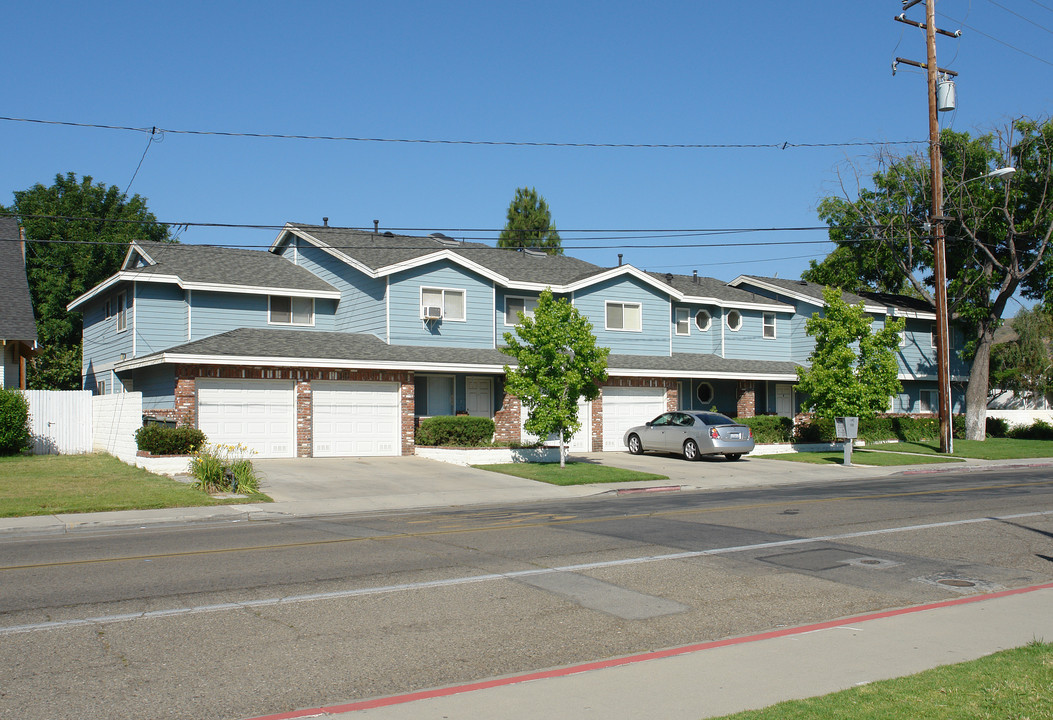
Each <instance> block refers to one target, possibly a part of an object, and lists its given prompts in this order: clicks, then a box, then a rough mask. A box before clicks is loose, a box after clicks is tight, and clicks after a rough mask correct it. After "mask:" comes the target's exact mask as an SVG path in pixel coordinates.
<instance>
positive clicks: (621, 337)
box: [574, 276, 672, 355]
mask: <svg viewBox="0 0 1053 720" xmlns="http://www.w3.org/2000/svg"><path fill="white" fill-rule="evenodd" d="M607 301H611V302H626V303H639V304H640V310H641V330H640V331H638V332H637V331H626V330H607V329H606V327H607V314H606V313H607V310H606V303H607ZM574 307H576V308H577V309H578V311H579V312H581V313H582V314H583V315H585V317H586V318H588V320H589V322H591V323H592V327H593V333H594V334H595V335H596V344H597V345H599V346H601V347H609V348H610V349H611V352H612V353H615V354H624V355H669V348H670V339H669V336H670V333H672V328H671V325H670V313H671V311H670V309H669V297H668V295H666V294H665V293H663V292H661V291H659V290H657V289H656V288H654V287H653V286H651V285H649V284H647V283H644V282H642V281H640V280H639V279H637V278H635V277H627V276H622V277H618V278H613V279H611V280H606V281H604V282H601V283H597V284H596V285H593V286H591V287H588V288H585V289H583V290H579V291H577V292H575V293H574Z"/></svg>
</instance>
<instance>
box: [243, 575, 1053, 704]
mask: <svg viewBox="0 0 1053 720" xmlns="http://www.w3.org/2000/svg"><path fill="white" fill-rule="evenodd" d="M1050 608H1053V583H1049V584H1046V585H1040V586H1034V587H1029V588H1020V589H1017V590H1007V591H1004V592H1000V593H992V594H990V595H979V596H970V597H963V598H957V599H954V600H948V601H945V602H941V603H932V604H929V605H922V606H917V607H910V608H903V609H900V610H890V611H883V612H876V613H872V614H870V615H862V616H856V617H849V618H842V619H840V620H835V621H831V622H826V623H819V624H815V625H808V626H803V627H795V628H787V629H783V630H777V631H774V632H768V633H763V634H760V635H754V636H749V637H742V638H731V639H729V640H720V641H716V642H712V643H704V644H701V645H697V646H689V647H685V648H672V649H668V650H663V651H657V652H653V653H647V654H643V655H637V656H632V657H627V658H615V659H612V660H607V661H599V662H595V663H589V664H586V665H579V666H571V667H566V668H556V669H552V670H547V671H542V672H536V673H529V674H525V675H519V676H513V677H505V678H495V679H492V680H486V681H482V682H477V683H471V684H467V685H460V686H454V687H448V688H438V689H435V690H429V691H423V692H418V693H412V694H408V695H401V696H394V697H388V698H377V699H373V700H366V701H362V702H355V703H348V704H345V705H340V706H332V707H325V708H312V709H305V710H299V711H295V712H290V713H280V714H276V715H268V716H266V717H265V718H257V719H256V720H291V719H292V718H307V717H340V718H346V719H347V720H350V719H351V718H363V719H364V720H429V719H431V718H435V719H436V720H438V719H440V718H442V719H444V720H469V719H471V720H476V719H477V718H492V717H501V718H502V720H534V719H535V718H539V717H544V718H550V719H551V720H563V719H566V720H571V719H575V720H577V719H579V718H602V719H603V720H635V719H636V718H642V717H661V718H663V720H698V719H699V718H709V717H719V716H721V715H726V714H729V713H735V712H740V711H742V710H751V709H759V708H763V707H767V706H769V705H773V704H775V703H778V702H782V701H784V700H793V699H799V698H806V697H815V696H819V695H825V694H827V693H831V692H835V691H837V690H843V689H846V688H851V687H854V686H857V685H862V684H866V683H871V682H875V681H877V680H884V679H888V678H894V677H901V676H905V675H911V674H914V673H917V672H921V671H922V670H927V669H929V668H933V667H938V666H940V665H948V664H952V663H959V662H964V661H967V660H974V659H976V658H979V657H982V656H984V655H989V654H991V653H993V652H997V651H999V650H1004V649H1008V648H1013V647H1020V646H1022V645H1026V644H1027V643H1029V642H1031V641H1032V640H1040V641H1046V642H1050V641H1053V612H1050Z"/></svg>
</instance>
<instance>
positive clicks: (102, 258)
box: [0, 173, 170, 390]
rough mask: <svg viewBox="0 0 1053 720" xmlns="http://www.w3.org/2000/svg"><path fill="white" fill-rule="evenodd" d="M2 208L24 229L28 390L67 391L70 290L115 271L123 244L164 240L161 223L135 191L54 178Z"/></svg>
mask: <svg viewBox="0 0 1053 720" xmlns="http://www.w3.org/2000/svg"><path fill="white" fill-rule="evenodd" d="M14 197H15V202H14V205H13V206H12V207H11V209H10V210H6V209H4V208H3V207H2V206H0V212H10V213H13V214H15V215H17V216H18V217H19V219H20V220H21V223H22V227H23V228H25V231H26V276H27V278H28V280H29V292H30V295H31V296H32V299H33V312H34V314H35V315H36V318H37V336H38V338H39V342H40V346H41V352H40V353H39V354H38V355H37V357H36V358H35V359H34V362H33V364H32V365H31V366H30V372H29V378H28V380H29V386H30V387H31V388H34V389H53V390H73V389H78V388H79V387H80V380H81V369H80V364H81V351H80V343H81V318H80V314H79V313H71V312H68V311H67V310H66V305H67V304H68V303H69V302H70V301H72V300H73V299H74V298H76V297H77V296H78V295H81V294H82V293H84V292H86V291H87V290H90V289H91V288H93V287H94V286H95V285H97V284H99V283H100V282H101V281H103V280H105V279H106V278H107V277H109V276H110V275H113V274H114V273H115V272H117V270H119V269H120V266H121V262H122V261H123V260H124V255H125V253H126V252H127V250H128V243H129V242H131V241H132V240H136V239H144V240H159V241H167V240H169V239H170V238H169V234H168V226H166V225H160V224H158V223H157V218H155V217H154V215H153V213H151V212H149V211H148V210H147V209H146V200H145V199H144V198H142V197H140V196H139V195H133V196H132V197H131V198H128V197H127V196H126V195H125V194H124V193H122V192H121V191H120V189H119V188H117V187H116V186H113V185H111V186H109V187H107V186H106V185H104V184H103V183H95V184H93V183H92V178H91V176H88V175H85V176H83V177H82V178H80V179H79V180H78V179H77V176H76V175H75V174H74V173H67V174H66V175H56V176H55V182H54V183H53V184H52V185H51V186H50V187H44V186H43V185H41V184H40V183H37V184H36V185H34V186H33V187H31V188H29V189H28V190H19V191H16V192H15V193H14Z"/></svg>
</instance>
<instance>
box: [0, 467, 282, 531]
mask: <svg viewBox="0 0 1053 720" xmlns="http://www.w3.org/2000/svg"><path fill="white" fill-rule="evenodd" d="M238 502H270V498H269V497H267V496H266V495H253V496H251V498H250V499H249V500H248V501H246V500H245V499H237V498H234V499H224V500H219V499H216V498H213V497H211V496H209V495H207V494H205V493H204V492H202V491H201V490H196V489H194V488H193V487H191V486H190V485H188V484H186V483H181V482H177V481H175V480H172V479H170V478H166V477H162V476H160V475H154V474H153V473H149V472H147V471H145V470H143V469H142V468H136V467H132V466H131V465H127V464H125V463H123V462H121V461H120V460H118V459H117V458H115V457H112V456H110V455H105V454H101V453H100V454H94V455H30V456H17V457H0V517H20V516H23V515H53V514H57V513H79V512H101V511H105V510H141V509H150V508H170V507H191V506H196V505H230V504H234V503H238Z"/></svg>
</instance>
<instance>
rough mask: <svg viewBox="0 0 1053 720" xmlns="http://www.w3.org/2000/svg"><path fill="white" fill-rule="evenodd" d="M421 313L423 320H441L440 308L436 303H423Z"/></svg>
mask: <svg viewBox="0 0 1053 720" xmlns="http://www.w3.org/2000/svg"><path fill="white" fill-rule="evenodd" d="M423 313H424V314H423V317H424V319H425V320H442V308H441V307H438V306H437V305H425V306H424V311H423Z"/></svg>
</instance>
